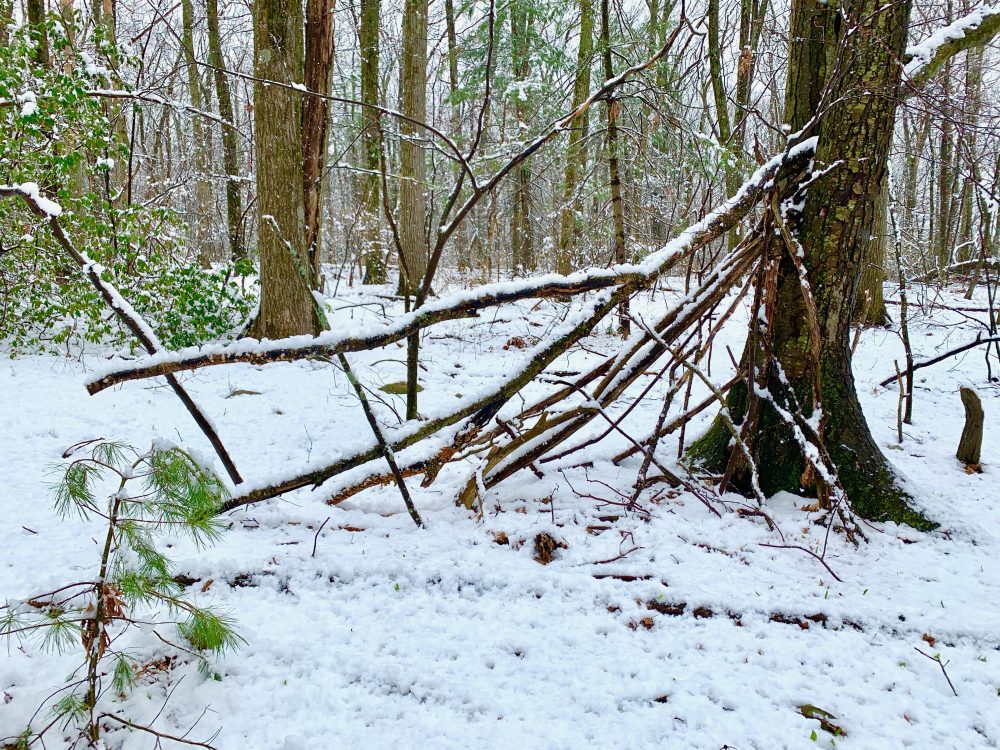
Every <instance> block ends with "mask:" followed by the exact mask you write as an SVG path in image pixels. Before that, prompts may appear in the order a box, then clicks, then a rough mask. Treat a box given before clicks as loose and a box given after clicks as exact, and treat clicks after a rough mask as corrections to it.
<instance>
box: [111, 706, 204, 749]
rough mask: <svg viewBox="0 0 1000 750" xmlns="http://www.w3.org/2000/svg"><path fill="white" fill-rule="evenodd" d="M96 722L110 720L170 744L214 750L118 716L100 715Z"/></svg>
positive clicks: (199, 743)
mask: <svg viewBox="0 0 1000 750" xmlns="http://www.w3.org/2000/svg"><path fill="white" fill-rule="evenodd" d="M97 718H98V720H101V719H111V720H113V721H117V722H118V723H119V724H124V725H125V726H127V727H130V728H132V729H138V730H139V731H140V732H146V733H148V734H151V735H153V736H154V737H156V738H158V739H161V740H170V741H171V742H179V743H180V744H182V745H191V746H193V747H207V748H209V750H216V748H215V745H209V744H208V743H206V742H198V741H197V740H189V739H186V738H184V737H175V736H174V735H172V734H166V733H165V732H158V731H156V730H155V729H153V728H152V727H146V726H143V725H142V724H136V723H135V722H132V721H129V720H128V719H126V718H123V717H121V716H118V715H117V714H101V715H100V716H98V717H97Z"/></svg>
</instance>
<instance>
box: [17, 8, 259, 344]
mask: <svg viewBox="0 0 1000 750" xmlns="http://www.w3.org/2000/svg"><path fill="white" fill-rule="evenodd" d="M61 29H62V27H61V25H60V24H59V23H57V22H56V21H55V20H52V21H51V22H50V25H49V31H50V40H51V47H52V64H51V66H50V67H43V66H40V65H38V64H37V63H36V62H35V61H34V60H33V59H32V43H31V41H30V39H29V38H28V36H27V33H26V32H25V30H24V29H22V30H20V31H19V32H17V33H15V36H14V38H13V39H12V40H11V44H10V45H8V46H7V47H3V48H0V185H21V184H24V183H36V184H37V185H39V186H40V188H41V192H42V194H43V195H45V196H46V197H48V198H50V199H52V200H55V201H57V202H58V203H59V204H60V205H61V206H62V209H63V211H62V214H61V215H60V217H59V222H60V223H61V224H62V226H63V229H64V230H65V232H66V234H67V235H68V237H69V238H70V239H71V241H72V242H73V243H74V244H75V245H76V246H77V247H78V248H79V249H80V250H82V251H83V252H85V253H86V254H87V256H89V257H90V258H91V259H93V260H94V261H96V262H98V263H100V264H101V265H102V266H104V268H105V269H106V274H108V276H109V279H108V280H109V281H111V282H113V283H114V284H115V285H116V286H117V287H118V289H119V290H120V291H121V292H122V294H123V295H124V296H125V297H126V298H127V299H129V300H130V301H131V302H132V304H133V305H134V307H135V308H136V310H137V311H138V312H139V313H140V314H141V315H143V316H144V317H145V318H146V319H147V320H148V321H149V322H150V324H151V325H152V326H153V328H154V329H155V330H156V332H157V335H158V336H159V337H160V339H161V340H162V341H163V343H164V344H165V345H167V346H168V347H171V348H175V347H179V346H187V345H191V344H196V343H199V342H202V341H205V340H209V339H214V338H219V337H221V336H224V335H226V334H227V333H229V332H230V331H231V330H232V329H233V328H234V327H236V326H238V325H239V324H240V323H241V322H242V321H243V320H244V319H245V318H246V317H247V316H248V314H249V312H250V310H251V309H252V306H253V302H254V300H253V295H254V291H253V289H252V287H251V289H250V291H247V289H246V288H245V285H241V284H240V283H239V279H241V278H242V277H244V276H246V275H249V273H250V271H251V270H252V269H251V267H250V266H249V264H246V265H245V266H243V265H241V266H239V267H237V265H235V264H232V263H227V264H222V265H221V266H216V267H214V268H213V269H211V270H205V269H203V268H200V267H198V264H197V263H196V256H197V252H196V250H195V249H193V248H190V247H189V246H188V245H187V244H186V243H185V241H184V229H185V228H184V226H183V224H182V223H181V222H180V220H179V219H178V217H177V215H176V213H175V212H174V211H172V210H171V209H170V208H169V207H167V206H164V205H159V201H160V199H158V198H157V197H156V195H155V194H154V195H152V196H151V197H150V196H144V199H143V200H139V198H138V196H132V200H130V196H129V195H128V194H127V191H126V190H125V188H124V186H123V184H121V183H123V182H125V181H126V180H125V178H124V177H123V174H124V173H126V172H127V171H128V170H129V166H128V151H127V148H126V146H125V144H124V143H123V142H122V141H123V138H124V127H122V125H121V120H122V118H123V117H124V114H123V113H122V111H121V110H122V108H128V107H130V106H131V105H130V104H128V103H127V100H122V99H117V98H116V99H109V98H106V97H101V96H98V95H97V93H98V92H101V91H105V92H106V91H109V90H113V89H117V88H118V86H117V85H116V84H115V83H114V81H113V80H112V76H111V74H110V73H109V72H108V70H107V69H106V68H105V67H102V66H101V65H100V64H98V63H96V62H95V58H92V57H91V56H90V55H88V54H87V53H86V52H84V51H82V50H84V49H86V48H87V47H88V45H89V46H90V47H91V48H93V47H94V46H95V44H94V41H93V39H89V40H88V39H86V38H83V37H82V35H78V36H77V38H76V39H75V40H74V41H73V43H72V44H71V43H70V41H69V40H68V39H67V37H66V35H65V33H63V32H62V31H61ZM101 46H102V48H106V47H107V45H101ZM94 54H95V55H96V54H97V53H96V52H95V53H94ZM115 59H116V61H117V60H118V58H117V57H116V58H115ZM116 64H121V63H118V62H116ZM114 118H117V119H114ZM114 122H116V123H118V124H113V123H114ZM46 224H47V218H46V217H37V216H34V215H33V214H31V213H30V212H29V211H28V209H27V207H26V206H25V205H24V204H23V203H22V202H20V201H19V200H16V199H13V198H11V199H7V200H3V201H0V341H4V342H6V344H7V347H8V348H9V349H10V351H11V352H12V353H17V352H19V351H28V350H36V349H43V350H45V349H49V350H52V349H57V348H61V347H62V346H64V345H65V344H66V343H67V342H70V343H77V344H79V343H83V342H107V343H110V344H113V345H119V346H120V345H132V346H135V344H136V342H134V341H132V339H131V337H130V335H129V334H128V332H127V331H126V330H124V329H123V328H122V327H121V326H120V324H119V322H118V320H117V318H116V317H115V316H114V314H113V313H112V312H111V311H110V310H108V309H107V307H106V306H105V305H104V303H103V302H102V301H101V299H100V297H99V295H98V294H97V293H96V292H95V291H94V289H93V288H92V287H91V285H90V284H89V283H88V282H87V280H86V279H85V278H84V277H83V275H82V274H81V273H80V271H79V269H78V268H76V267H75V266H74V264H73V263H72V261H71V260H70V259H68V258H67V257H66V255H65V251H64V250H62V249H61V248H60V247H59V245H58V244H57V243H56V242H55V240H54V239H53V237H52V236H51V232H50V231H49V228H48V227H47V226H46Z"/></svg>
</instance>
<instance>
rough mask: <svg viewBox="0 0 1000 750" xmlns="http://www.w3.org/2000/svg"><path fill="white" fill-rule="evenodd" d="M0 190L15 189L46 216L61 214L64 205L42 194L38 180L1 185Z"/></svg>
mask: <svg viewBox="0 0 1000 750" xmlns="http://www.w3.org/2000/svg"><path fill="white" fill-rule="evenodd" d="M0 190H7V191H13V192H15V193H21V194H22V195H25V196H27V197H28V198H29V199H30V200H31V202H32V203H33V204H34V205H35V206H37V207H38V210H40V211H41V212H42V213H44V214H45V215H46V216H59V215H61V214H62V206H60V205H59V204H58V203H56V202H55V201H54V200H51V199H49V198H46V197H45V196H44V195H42V194H41V189H40V188H39V187H38V183H37V182H22V183H21V184H20V185H0Z"/></svg>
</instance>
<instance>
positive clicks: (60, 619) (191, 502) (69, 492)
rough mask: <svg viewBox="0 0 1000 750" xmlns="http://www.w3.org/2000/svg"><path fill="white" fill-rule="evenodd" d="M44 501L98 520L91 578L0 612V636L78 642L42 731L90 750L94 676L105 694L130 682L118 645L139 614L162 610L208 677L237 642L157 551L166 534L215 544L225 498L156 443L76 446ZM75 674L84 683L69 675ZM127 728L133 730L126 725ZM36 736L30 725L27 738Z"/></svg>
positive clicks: (59, 645) (199, 470) (228, 625)
mask: <svg viewBox="0 0 1000 750" xmlns="http://www.w3.org/2000/svg"><path fill="white" fill-rule="evenodd" d="M84 451H85V452H84ZM81 453H82V454H81ZM109 483H110V484H111V488H112V490H113V491H111V492H110V494H109V495H107V496H106V497H105V498H104V499H103V501H102V500H100V499H99V496H100V495H99V493H100V492H101V490H102V489H104V490H107V489H108V485H109ZM52 495H53V507H54V510H55V511H56V512H57V513H58V514H59V515H60V516H61V517H63V518H71V517H82V518H84V519H92V518H101V519H103V520H104V522H105V524H106V530H105V534H104V542H103V544H102V545H99V549H100V550H101V553H100V559H99V561H98V565H97V575H96V578H94V579H92V580H88V581H80V582H77V583H73V584H70V585H68V586H64V587H62V588H59V589H57V590H55V591H52V592H49V593H47V594H42V595H38V596H34V597H32V598H31V599H30V600H28V602H26V603H16V604H15V603H8V604H7V605H5V606H3V607H0V635H5V636H7V637H14V636H17V637H19V638H23V637H34V638H35V639H36V640H37V642H38V643H39V645H40V646H41V647H42V648H44V649H47V650H52V651H57V652H68V651H72V650H74V649H78V648H80V647H81V646H82V651H83V661H82V665H81V667H79V668H77V669H76V670H74V675H75V676H73V677H71V678H70V680H71V684H72V690H71V691H70V692H68V693H66V694H65V695H63V696H62V697H61V698H59V699H58V700H57V701H55V702H54V703H53V704H52V705H51V706H50V707H49V708H50V711H51V712H52V714H53V715H54V716H55V718H56V719H57V721H56V722H50V723H49V724H47V725H46V729H47V728H48V727H51V726H52V725H53V724H55V723H59V724H61V725H62V726H65V727H73V728H75V729H77V730H78V731H79V737H81V738H83V739H85V740H86V741H87V742H89V743H90V744H91V745H96V744H97V743H98V741H99V739H100V731H101V730H100V718H101V715H102V709H103V705H102V704H103V703H104V702H106V701H107V700H110V699H111V698H110V697H106V692H107V688H108V685H106V684H105V682H106V680H102V677H103V676H105V675H110V688H111V689H112V691H113V696H115V697H118V698H120V699H123V698H125V697H126V696H127V695H128V694H129V692H130V691H131V690H132V689H133V688H134V687H135V685H136V683H137V680H138V674H139V665H138V663H137V662H136V660H135V659H134V658H133V657H132V656H130V655H129V654H127V653H125V652H124V651H123V650H121V649H119V648H117V647H116V641H117V639H118V638H119V637H120V636H121V634H122V633H123V632H124V630H125V629H126V628H127V626H129V625H130V624H135V623H136V622H137V619H138V617H137V614H136V612H137V610H138V609H139V608H142V611H143V613H144V614H146V613H147V612H148V611H149V610H153V611H156V610H165V611H166V613H167V615H168V617H167V618H166V621H167V622H169V623H173V624H174V626H175V627H176V629H177V632H178V633H179V634H180V636H181V638H182V639H183V640H184V641H186V642H187V644H188V646H189V647H190V648H187V649H185V648H183V647H182V650H186V651H188V652H189V653H191V654H193V655H194V656H195V658H196V659H197V661H198V669H199V671H201V672H202V673H203V674H204V675H206V676H207V675H210V674H211V669H210V665H209V662H208V658H209V657H210V656H214V657H220V656H222V655H224V654H225V653H226V652H228V651H232V650H236V649H238V648H239V647H240V645H242V644H243V643H244V641H243V639H242V638H240V636H239V635H237V634H236V632H235V630H234V627H233V621H232V619H231V618H230V617H228V616H226V615H225V614H222V613H219V612H215V611H213V610H211V609H208V608H205V607H198V606H195V605H194V604H193V603H191V602H189V601H187V600H186V599H185V598H184V597H183V591H182V589H181V587H180V585H179V584H178V583H177V582H176V581H175V580H174V577H173V571H172V565H171V562H170V560H169V559H168V558H167V557H166V555H164V554H163V552H162V551H161V550H160V548H159V547H158V542H159V540H160V539H161V538H162V537H163V536H164V535H166V534H169V533H172V534H179V535H184V536H187V537H189V538H190V539H192V540H193V541H194V543H195V544H196V545H198V546H199V547H202V546H205V545H207V544H210V543H212V542H215V541H217V540H218V538H219V537H220V535H221V533H222V531H223V528H224V527H223V526H222V524H221V523H220V522H219V521H218V520H217V518H216V513H217V511H218V509H219V508H220V507H221V506H222V503H223V502H224V501H225V500H226V498H227V497H228V492H227V490H226V487H225V485H224V484H223V483H222V481H221V480H220V479H219V478H218V477H217V476H216V475H215V474H214V473H213V472H212V471H211V470H210V469H208V468H206V467H204V466H202V465H201V464H200V463H199V462H198V461H197V460H195V458H194V457H193V456H192V455H191V454H189V453H187V452H186V451H184V450H182V449H181V448H178V447H176V446H163V445H154V446H153V447H152V448H151V449H150V450H149V451H147V452H144V453H140V452H138V451H136V450H135V449H134V448H132V447H131V446H128V445H126V444H123V443H117V442H110V441H100V442H96V443H89V444H86V445H81V446H77V454H76V455H74V454H72V453H71V454H70V458H69V460H68V463H67V464H64V465H62V466H60V467H58V470H57V479H56V481H55V482H54V484H53V488H52ZM144 619H145V618H144ZM153 619H155V620H156V621H158V622H162V621H163V620H164V618H163V617H162V616H157V617H155V618H153ZM161 640H165V641H166V642H169V640H167V639H163V638H161ZM81 668H82V671H83V673H84V676H83V678H82V679H80V678H79V677H78V676H77V675H78V674H79V672H80V670H81ZM69 687H70V686H67V688H69ZM81 688H82V689H81ZM60 692H61V691H60ZM130 726H133V727H138V728H140V729H141V727H140V726H139V725H138V724H136V723H134V722H133V723H130ZM44 732H45V729H42V730H39V731H38V732H34V731H33V730H32V729H31V728H30V727H29V729H28V731H27V733H26V734H25V735H24V737H25V738H26V739H25V742H26V743H30V742H33V741H34V740H35V739H38V738H39V737H40V736H41V734H43V733H44Z"/></svg>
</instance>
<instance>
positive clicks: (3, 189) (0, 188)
mask: <svg viewBox="0 0 1000 750" xmlns="http://www.w3.org/2000/svg"><path fill="white" fill-rule="evenodd" d="M9 197H19V198H21V199H22V200H24V202H25V203H26V204H27V205H28V208H29V209H30V210H31V211H32V213H34V214H35V215H36V216H39V217H41V218H44V219H46V220H47V222H48V225H49V230H50V231H51V232H52V236H53V237H55V239H56V242H58V243H59V245H60V247H62V249H63V250H64V251H65V252H66V254H67V255H68V256H69V257H71V258H72V259H73V260H74V262H75V263H76V264H77V266H79V268H80V270H81V271H83V273H84V275H85V276H86V277H87V279H88V280H89V281H90V283H91V284H92V285H93V287H94V289H96V290H97V292H98V294H100V295H101V298H102V299H103V300H104V302H105V303H106V304H107V305H108V307H110V308H111V309H112V310H113V311H114V313H115V315H117V316H118V319H119V320H120V321H121V322H122V324H123V325H124V326H125V327H126V328H128V329H129V331H131V332H132V335H133V336H135V337H136V338H137V339H138V340H139V342H140V343H141V344H142V346H143V348H145V349H146V351H147V352H149V353H150V354H154V353H156V352H159V351H162V350H163V345H162V344H161V343H160V340H159V338H158V337H157V336H156V333H155V332H154V331H153V329H152V327H151V326H150V325H149V324H148V323H147V322H146V320H145V319H144V318H143V317H142V316H141V315H140V314H139V313H138V312H137V311H136V309H135V308H134V307H132V305H131V303H129V301H128V300H127V299H125V298H124V297H123V296H122V295H121V293H120V292H119V291H118V289H117V288H116V287H115V285H114V284H112V283H111V282H110V281H108V280H107V279H105V278H104V271H105V269H104V267H103V266H102V265H101V264H100V263H98V262H96V261H94V260H92V259H91V258H90V257H89V256H88V255H87V254H86V253H85V252H83V251H82V250H79V249H78V248H77V247H76V246H75V245H74V244H73V243H72V241H71V240H70V238H69V237H68V236H67V235H66V232H65V231H63V228H62V224H60V223H59V216H60V215H61V214H62V207H61V206H60V205H59V204H58V203H56V202H55V201H53V200H51V199H50V198H46V197H45V196H43V195H42V194H41V192H40V189H39V187H38V185H37V184H36V183H34V182H25V183H22V184H20V185H0V198H9ZM167 382H168V383H169V384H170V387H171V388H172V389H173V391H174V393H176V394H177V397H178V398H179V399H180V400H181V403H183V404H184V407H185V408H186V409H187V411H188V413H189V414H190V415H191V417H192V418H193V419H194V421H195V422H196V423H197V425H198V427H199V428H200V429H201V431H202V433H203V434H204V435H205V437H206V438H207V439H208V441H209V442H210V443H211V444H212V447H213V448H214V449H215V452H216V454H217V455H218V456H219V460H220V461H222V464H223V466H225V468H226V473H227V474H229V478H230V479H232V480H233V483H234V484H240V483H241V482H242V481H243V477H242V476H240V473H239V471H238V470H237V468H236V464H234V463H233V460H232V458H231V457H230V455H229V452H228V451H227V450H226V447H225V445H224V444H223V443H222V439H221V438H220V437H219V434H218V432H217V431H216V429H215V426H214V425H213V424H212V422H211V420H210V419H209V418H208V416H207V415H206V414H205V413H204V412H203V411H202V410H201V408H200V407H199V406H198V404H197V403H195V401H194V399H193V398H191V394H189V393H188V392H187V391H186V390H185V389H184V386H182V385H181V384H180V382H179V381H178V380H177V378H175V377H174V376H173V375H169V376H167Z"/></svg>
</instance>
